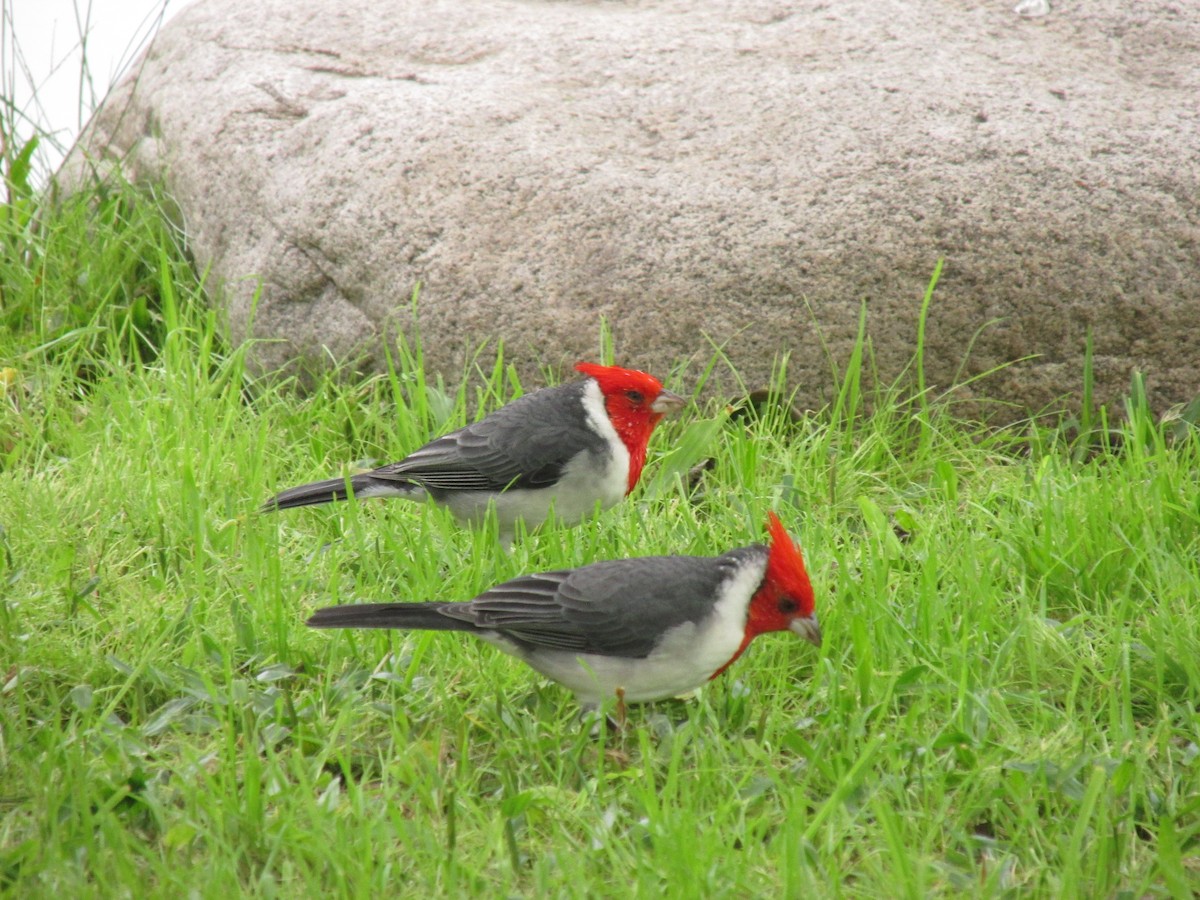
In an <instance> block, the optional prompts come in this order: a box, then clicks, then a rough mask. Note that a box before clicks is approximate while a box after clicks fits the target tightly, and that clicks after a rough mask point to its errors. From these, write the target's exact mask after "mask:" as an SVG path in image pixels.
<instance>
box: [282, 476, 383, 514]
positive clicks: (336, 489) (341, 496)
mask: <svg viewBox="0 0 1200 900" xmlns="http://www.w3.org/2000/svg"><path fill="white" fill-rule="evenodd" d="M366 485H367V481H366V478H365V476H362V475H355V476H354V477H353V478H351V479H350V487H351V488H352V489H353V490H354V491H355V492H357V491H360V490H362V489H363V488H364V487H366ZM348 496H350V494H349V492H348V491H347V490H346V479H345V478H327V479H325V480H324V481H314V482H312V483H311V484H302V485H300V486H299V487H294V488H288V489H287V490H286V491H280V492H279V493H278V494H276V495H275V496H274V497H272V498H271V499H270V500H268V501H267V502H266V503H264V504H263V505H262V507H261V508H260V510H259V511H260V512H271V511H272V510H276V509H295V508H296V507H297V506H316V505H317V504H318V503H333V502H334V501H335V500H345V499H346V498H347V497H348Z"/></svg>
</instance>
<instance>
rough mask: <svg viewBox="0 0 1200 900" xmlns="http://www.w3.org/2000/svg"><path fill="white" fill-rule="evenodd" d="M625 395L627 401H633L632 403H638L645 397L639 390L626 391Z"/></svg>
mask: <svg viewBox="0 0 1200 900" xmlns="http://www.w3.org/2000/svg"><path fill="white" fill-rule="evenodd" d="M625 396H626V397H628V398H629V402H630V403H633V404H640V403H641V402H642V401H643V400H645V399H646V398H645V397H643V396H642V392H641V391H626V392H625Z"/></svg>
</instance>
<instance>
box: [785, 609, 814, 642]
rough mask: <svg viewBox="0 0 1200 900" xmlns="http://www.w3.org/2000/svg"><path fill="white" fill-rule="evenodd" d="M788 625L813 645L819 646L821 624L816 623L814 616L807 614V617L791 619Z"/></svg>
mask: <svg viewBox="0 0 1200 900" xmlns="http://www.w3.org/2000/svg"><path fill="white" fill-rule="evenodd" d="M788 627H789V628H790V629H792V631H794V632H795V633H796V634H797V635H798V636H799V637H802V638H804V639H805V640H806V641H808V642H809V643H810V644H812V645H813V646H814V647H820V646H821V626H820V625H818V624H817V617H816V616H809V617H808V618H807V619H792V624H791V625H789V626H788Z"/></svg>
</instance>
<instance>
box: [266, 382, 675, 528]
mask: <svg viewBox="0 0 1200 900" xmlns="http://www.w3.org/2000/svg"><path fill="white" fill-rule="evenodd" d="M575 368H576V370H577V371H579V372H582V373H583V374H584V375H586V376H587V377H586V378H584V379H583V380H582V381H575V382H571V383H569V384H563V385H559V386H558V387H551V388H543V389H542V390H539V391H534V392H533V393H530V394H526V395H525V396H524V397H520V398H518V399H517V400H514V401H513V402H512V403H509V404H508V405H507V406H502V407H501V408H500V409H498V410H496V411H495V412H493V413H491V414H490V415H488V416H487V417H485V418H483V419H481V420H480V421H478V422H474V423H472V424H470V425H467V426H466V427H465V428H460V429H458V430H457V431H452V432H451V433H450V434H447V435H445V436H443V437H440V438H437V439H435V440H433V441H430V442H429V443H428V444H426V445H425V446H424V447H421V448H420V449H419V450H417V451H415V452H414V453H411V454H409V455H408V456H406V457H405V458H404V459H402V460H400V461H399V462H394V463H390V464H389V465H386V466H382V467H380V468H378V469H375V470H374V471H371V472H366V473H364V474H362V475H353V476H351V477H350V479H349V490H350V491H352V492H353V493H354V496H355V497H358V498H365V497H404V498H406V499H409V500H424V499H426V498H428V499H431V500H433V501H434V502H435V503H441V504H444V505H445V506H447V507H449V508H450V511H451V512H452V513H453V514H454V516H455V518H457V519H459V520H460V521H465V522H478V521H479V520H480V519H482V517H483V514H484V512H485V511H486V510H487V508H488V506H489V504H494V505H495V508H496V519H497V521H498V522H499V526H500V540H501V541H502V542H503V543H504V544H506V545H507V544H509V543H511V541H512V537H513V531H514V529H515V527H516V522H517V520H518V519H520V520H523V521H524V522H525V525H526V526H527V527H529V528H534V527H536V526H537V525H540V524H541V523H542V522H543V521H545V519H546V518H547V516H549V515H550V510H551V509H553V510H554V514H555V515H556V516H557V517H558V518H559V519H560V520H561V521H562V522H564V523H566V524H571V525H574V524H577V523H578V522H580V521H581V520H582V519H584V518H585V517H587V516H588V515H590V514H591V513H592V512H593V511H594V510H595V508H596V505H597V504H599V505H600V506H601V507H602V508H604V509H607V508H608V507H610V506H613V505H615V504H616V503H618V502H620V500H621V498H622V497H624V496H625V495H626V494H628V493H629V492H630V491H632V490H633V488H634V486H635V485H636V484H637V482H638V478H639V476H640V475H641V473H642V466H643V465H644V464H645V462H646V444H647V442H648V441H649V440H650V434H651V433H652V432H653V431H654V426H655V425H657V424H658V422H659V420H660V419H661V418H662V417H663V416H664V415H666V414H667V413H670V412H674V411H675V410H678V409H680V408H681V407H682V406H683V405H684V400H683V398H682V397H680V396H678V395H676V394H673V393H671V392H670V391H668V390H665V389H664V388H663V386H662V384H661V383H660V382H659V381H658V379H656V378H655V377H654V376H652V375H647V374H646V373H645V372H638V371H636V370H633V369H621V368H618V367H616V366H601V365H597V364H595V363H586V362H581V363H579V364H578V365H576V366H575ZM346 481H347V480H346V479H345V478H330V479H327V480H325V481H316V482H313V483H312V484H303V485H300V486H299V487H294V488H289V489H288V490H286V491H283V492H282V493H280V494H277V495H276V496H275V497H273V498H272V499H270V500H268V501H267V502H266V503H265V504H264V505H263V510H264V511H268V510H272V509H291V508H292V507H295V506H310V505H313V504H317V503H329V502H331V501H334V500H344V499H346V497H347V484H346Z"/></svg>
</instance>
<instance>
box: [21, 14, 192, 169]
mask: <svg viewBox="0 0 1200 900" xmlns="http://www.w3.org/2000/svg"><path fill="white" fill-rule="evenodd" d="M2 3H3V11H4V21H3V40H2V41H0V69H2V71H3V91H2V93H4V94H5V95H11V97H12V100H13V103H14V106H15V108H16V109H17V110H19V111H20V112H21V113H23V114H24V115H26V116H28V117H29V118H30V119H33V120H34V121H35V122H36V123H37V125H38V127H39V128H40V129H41V130H43V131H45V132H48V133H49V134H50V135H51V136H52V138H53V141H43V144H42V148H41V149H42V150H43V151H44V152H43V155H42V162H43V166H44V167H46V168H52V167H54V166H56V165H57V164H58V162H59V160H60V159H61V154H60V153H59V152H58V151H56V150H55V149H54V148H53V147H52V146H51V144H53V143H57V144H59V145H60V146H62V147H69V146H70V145H71V142H72V141H73V140H74V138H75V135H76V134H77V133H78V131H79V127H80V125H81V124H82V122H86V121H87V119H88V116H89V115H90V113H91V110H92V108H93V105H94V104H95V103H99V102H100V101H101V100H102V99H104V95H105V93H106V92H107V90H108V88H109V86H110V85H111V84H112V83H113V82H114V81H115V80H116V79H117V78H118V77H119V76H120V75H121V73H122V72H124V71H125V70H126V69H127V68H128V67H129V64H130V63H132V62H133V61H134V60H135V59H136V58H137V57H138V56H139V55H140V53H141V50H142V48H144V47H145V44H146V41H147V40H148V39H149V36H150V35H152V34H153V33H154V31H155V30H156V29H157V28H158V25H159V22H160V20H165V19H167V18H170V17H171V16H172V15H174V14H175V13H177V12H179V10H180V9H182V8H183V7H184V6H186V5H187V0H2ZM81 32H82V33H84V34H86V35H87V62H88V70H89V72H90V75H91V81H90V84H89V83H86V82H84V83H82V84H81V77H80V63H81V60H82V59H83V54H82V52H81V47H80V43H81V42H80V34H81ZM81 96H82V97H83V102H84V105H83V107H82V109H81V107H80V97H81ZM32 129H33V125H32V124H27V125H25V126H24V128H21V129H19V134H20V137H21V138H22V139H28V137H29V136H30V135H31V134H32Z"/></svg>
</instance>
